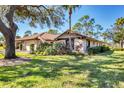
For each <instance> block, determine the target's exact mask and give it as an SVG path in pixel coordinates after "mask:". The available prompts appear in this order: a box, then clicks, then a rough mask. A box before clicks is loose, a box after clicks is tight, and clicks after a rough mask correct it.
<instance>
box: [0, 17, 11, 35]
mask: <svg viewBox="0 0 124 93" xmlns="http://www.w3.org/2000/svg"><path fill="white" fill-rule="evenodd" d="M8 30H9V29H8V28H7V27H6V25H5V24H4V23H3V21H2V20H1V19H0V32H1V33H2V34H3V35H4V36H5V35H6V34H7V31H8Z"/></svg>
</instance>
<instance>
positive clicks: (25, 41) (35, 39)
mask: <svg viewBox="0 0 124 93" xmlns="http://www.w3.org/2000/svg"><path fill="white" fill-rule="evenodd" d="M57 36H59V35H58V34H56V35H55V34H49V33H46V32H43V33H40V34H35V35H32V36H26V37H23V38H18V39H16V40H15V41H16V43H15V46H16V48H17V49H19V50H23V51H28V52H30V50H31V47H30V46H31V45H32V46H33V47H34V50H36V49H37V47H38V45H39V44H41V43H44V42H48V43H52V42H54V39H55V38H56V37H57Z"/></svg>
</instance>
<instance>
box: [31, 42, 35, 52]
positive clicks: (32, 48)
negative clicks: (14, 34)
mask: <svg viewBox="0 0 124 93" xmlns="http://www.w3.org/2000/svg"><path fill="white" fill-rule="evenodd" d="M34 52H35V51H34V44H31V45H30V53H31V54H34Z"/></svg>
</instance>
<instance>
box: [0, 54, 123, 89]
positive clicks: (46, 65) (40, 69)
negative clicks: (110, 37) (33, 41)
mask: <svg viewBox="0 0 124 93" xmlns="http://www.w3.org/2000/svg"><path fill="white" fill-rule="evenodd" d="M17 55H18V56H22V57H29V58H32V59H33V60H32V62H29V63H25V64H22V65H18V66H12V67H0V87H7V88H8V87H26V88H28V87H34V88H37V87H38V88H44V87H45V88H50V87H52V88H61V87H64V88H70V87H71V88H74V87H100V88H106V87H117V88H118V87H123V88H124V52H114V53H112V54H111V53H110V52H107V53H104V54H99V55H95V56H85V57H83V56H69V55H63V56H35V55H29V54H22V53H17ZM0 57H1V58H2V57H3V56H2V55H0Z"/></svg>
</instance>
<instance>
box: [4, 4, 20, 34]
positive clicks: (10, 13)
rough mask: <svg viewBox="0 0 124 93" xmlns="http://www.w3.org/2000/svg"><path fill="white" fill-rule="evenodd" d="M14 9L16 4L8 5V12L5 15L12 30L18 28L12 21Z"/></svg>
mask: <svg viewBox="0 0 124 93" xmlns="http://www.w3.org/2000/svg"><path fill="white" fill-rule="evenodd" d="M15 10H16V6H14V5H13V6H10V9H9V12H8V13H7V14H6V15H5V16H6V18H7V20H8V22H9V26H10V30H11V31H14V32H15V31H16V30H17V29H18V27H17V25H16V24H15V23H14V21H13V17H14V12H15Z"/></svg>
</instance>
